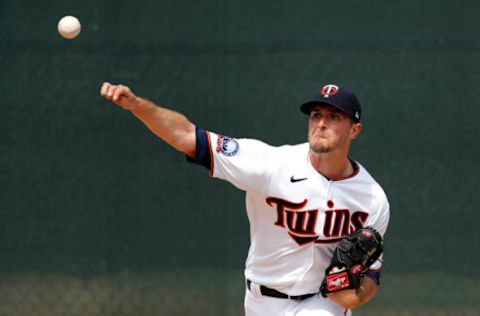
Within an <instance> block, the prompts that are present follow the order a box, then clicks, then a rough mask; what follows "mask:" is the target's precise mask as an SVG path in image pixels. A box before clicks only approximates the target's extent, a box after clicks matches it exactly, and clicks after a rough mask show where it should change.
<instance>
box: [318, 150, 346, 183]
mask: <svg viewBox="0 0 480 316" xmlns="http://www.w3.org/2000/svg"><path fill="white" fill-rule="evenodd" d="M309 157H310V162H311V164H312V166H313V168H314V169H315V170H317V171H318V172H319V173H321V174H322V175H323V176H325V177H326V178H328V179H331V180H341V179H345V178H348V177H350V176H351V175H352V174H353V173H354V172H355V170H354V169H353V167H352V164H351V163H350V160H349V159H348V154H347V153H315V152H313V151H312V150H310V152H309Z"/></svg>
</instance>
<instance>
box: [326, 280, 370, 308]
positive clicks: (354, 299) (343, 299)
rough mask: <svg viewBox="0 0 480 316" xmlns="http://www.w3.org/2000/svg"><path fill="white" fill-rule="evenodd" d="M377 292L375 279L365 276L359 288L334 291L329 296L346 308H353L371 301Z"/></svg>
mask: <svg viewBox="0 0 480 316" xmlns="http://www.w3.org/2000/svg"><path fill="white" fill-rule="evenodd" d="M376 293H377V284H376V283H375V281H373V280H372V279H371V278H369V277H364V278H362V279H361V281H360V286H359V287H358V289H354V290H343V291H338V292H333V293H330V294H328V298H329V299H331V300H332V301H334V302H335V303H337V304H339V305H341V306H343V307H345V308H349V309H353V308H357V307H359V306H360V305H363V304H365V303H367V302H368V301H370V300H371V299H372V298H373V297H374V296H375V294H376Z"/></svg>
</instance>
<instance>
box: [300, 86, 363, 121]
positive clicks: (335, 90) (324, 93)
mask: <svg viewBox="0 0 480 316" xmlns="http://www.w3.org/2000/svg"><path fill="white" fill-rule="evenodd" d="M318 104H328V105H331V106H333V107H336V108H337V109H339V110H340V111H342V112H344V113H345V114H347V115H348V116H349V117H350V118H351V119H352V120H353V121H354V122H355V123H358V122H360V117H361V116H362V106H361V105H360V102H358V99H357V97H356V95H355V94H354V93H353V92H352V91H350V90H348V89H346V88H343V87H339V86H336V85H333V84H328V85H326V86H324V87H322V88H320V89H319V90H318V91H317V93H315V95H314V96H313V99H312V100H310V101H308V102H306V103H304V104H302V106H300V111H302V112H303V113H305V114H307V115H310V111H311V110H312V108H313V107H314V106H315V105H318Z"/></svg>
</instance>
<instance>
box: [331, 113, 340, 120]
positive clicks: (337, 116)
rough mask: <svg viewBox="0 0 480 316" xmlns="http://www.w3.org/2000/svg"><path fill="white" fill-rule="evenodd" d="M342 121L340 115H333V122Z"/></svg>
mask: <svg viewBox="0 0 480 316" xmlns="http://www.w3.org/2000/svg"><path fill="white" fill-rule="evenodd" d="M339 119H340V115H338V114H332V120H334V121H338V120H339Z"/></svg>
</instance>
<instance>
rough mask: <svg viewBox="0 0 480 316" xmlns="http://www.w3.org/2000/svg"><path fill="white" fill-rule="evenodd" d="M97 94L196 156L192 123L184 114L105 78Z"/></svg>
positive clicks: (163, 138)
mask: <svg viewBox="0 0 480 316" xmlns="http://www.w3.org/2000/svg"><path fill="white" fill-rule="evenodd" d="M100 94H101V95H102V96H103V97H104V98H105V99H107V100H109V101H112V102H113V103H115V104H117V105H119V106H121V107H122V108H124V109H125V110H129V111H131V112H132V113H133V114H134V115H135V116H136V117H137V118H138V119H139V120H140V121H142V122H143V123H144V124H145V125H146V126H147V127H148V128H149V129H150V130H151V131H152V132H153V133H154V134H155V135H157V136H158V137H160V138H161V139H162V140H164V141H165V142H166V143H167V144H169V145H170V146H172V147H173V148H175V149H177V150H179V151H181V152H183V153H185V154H187V155H189V156H191V157H194V156H195V149H196V137H195V125H193V123H192V122H190V121H189V120H188V119H187V118H186V117H185V116H184V115H182V114H180V113H178V112H175V111H172V110H169V109H166V108H163V107H160V106H158V105H156V104H154V103H153V102H151V101H149V100H147V99H144V98H141V97H138V96H136V95H135V94H134V93H133V92H132V90H130V88H129V87H127V86H124V85H121V84H119V85H114V84H111V83H109V82H104V83H103V85H102V88H101V89H100Z"/></svg>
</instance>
